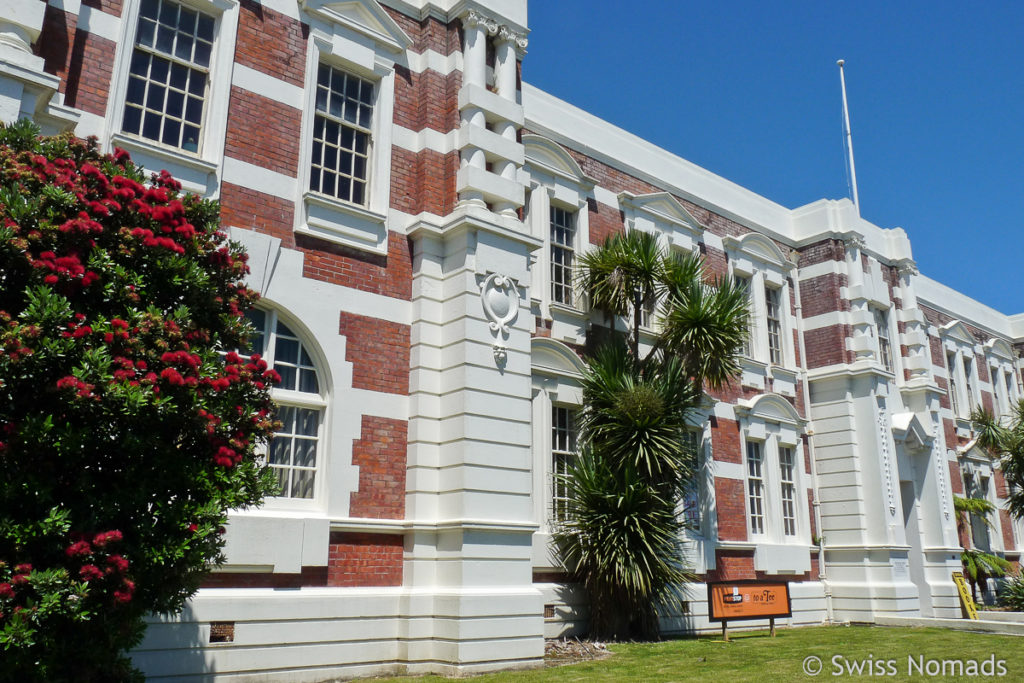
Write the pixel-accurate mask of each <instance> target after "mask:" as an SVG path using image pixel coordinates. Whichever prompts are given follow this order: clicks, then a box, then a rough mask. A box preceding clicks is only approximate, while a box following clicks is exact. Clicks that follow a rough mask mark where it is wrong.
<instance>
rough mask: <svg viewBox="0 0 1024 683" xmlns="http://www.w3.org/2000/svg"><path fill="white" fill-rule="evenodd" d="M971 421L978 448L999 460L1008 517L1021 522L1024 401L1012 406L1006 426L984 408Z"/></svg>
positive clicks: (977, 411)
mask: <svg viewBox="0 0 1024 683" xmlns="http://www.w3.org/2000/svg"><path fill="white" fill-rule="evenodd" d="M971 421H972V422H973V423H974V429H975V431H976V432H977V433H978V445H979V446H981V447H982V448H984V449H985V450H987V451H988V452H989V453H990V454H991V455H992V456H993V457H994V458H996V459H997V460H998V461H999V469H1001V470H1002V472H1003V476H1004V477H1005V478H1006V484H1007V490H1008V491H1009V498H1008V501H1007V508H1008V509H1009V510H1010V514H1011V515H1013V516H1014V517H1016V518H1017V519H1024V400H1021V401H1018V402H1017V404H1016V405H1015V406H1013V411H1012V413H1011V416H1010V419H1009V421H1008V424H1002V423H1001V422H1000V420H998V419H997V418H996V417H995V416H994V415H992V413H989V412H988V411H986V410H984V409H978V410H975V411H974V412H973V413H972V414H971Z"/></svg>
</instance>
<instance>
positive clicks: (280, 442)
mask: <svg viewBox="0 0 1024 683" xmlns="http://www.w3.org/2000/svg"><path fill="white" fill-rule="evenodd" d="M291 445H292V440H291V439H289V438H287V437H283V436H275V437H274V440H273V441H271V442H270V458H269V461H270V464H272V465H288V464H290V463H289V459H290V458H291Z"/></svg>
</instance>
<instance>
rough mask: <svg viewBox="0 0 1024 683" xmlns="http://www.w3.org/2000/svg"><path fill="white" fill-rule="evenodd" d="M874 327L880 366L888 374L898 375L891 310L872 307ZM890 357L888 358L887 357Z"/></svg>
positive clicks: (872, 327)
mask: <svg viewBox="0 0 1024 683" xmlns="http://www.w3.org/2000/svg"><path fill="white" fill-rule="evenodd" d="M869 308H870V310H871V314H872V318H873V319H874V320H873V323H874V324H873V325H872V326H871V329H872V331H873V332H874V335H875V347H876V348H877V350H878V356H877V358H878V364H879V365H881V366H882V369H883V370H885V371H886V372H891V373H892V374H894V375H895V374H896V369H897V366H896V356H897V355H898V354H896V353H895V352H894V347H893V342H892V339H893V336H892V322H891V321H890V317H889V314H890V312H891V309H885V308H881V307H879V306H870V307H869ZM887 355H888V357H886V356H887Z"/></svg>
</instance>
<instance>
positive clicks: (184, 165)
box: [0, 0, 1024, 681]
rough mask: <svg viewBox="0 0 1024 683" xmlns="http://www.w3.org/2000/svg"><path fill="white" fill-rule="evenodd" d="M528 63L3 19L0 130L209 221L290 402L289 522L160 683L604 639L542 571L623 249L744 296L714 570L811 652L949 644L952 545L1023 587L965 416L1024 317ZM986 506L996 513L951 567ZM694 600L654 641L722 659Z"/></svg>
mask: <svg viewBox="0 0 1024 683" xmlns="http://www.w3.org/2000/svg"><path fill="white" fill-rule="evenodd" d="M527 34H528V26H527V6H526V0H500V1H499V0H379V1H375V0H261V1H259V2H257V1H256V0H123V1H122V0H49V1H48V2H44V1H43V0H18V1H17V2H8V3H3V4H2V5H0V86H2V87H0V114H2V117H3V119H4V120H8V121H10V120H13V119H16V118H18V117H19V116H29V117H32V118H34V119H35V120H36V121H37V122H38V123H39V124H40V125H41V126H42V127H43V129H44V131H45V132H56V131H60V130H74V131H75V132H76V133H77V134H79V135H82V136H85V135H96V136H97V137H98V138H99V139H100V141H101V144H102V145H103V146H104V147H105V148H106V149H108V150H109V149H112V148H113V147H114V146H117V147H121V148H123V149H126V150H128V151H129V152H130V153H131V155H132V157H133V158H134V159H135V160H136V161H138V162H140V163H142V164H143V165H145V166H146V167H147V168H151V169H153V170H158V169H161V168H166V169H168V170H169V171H171V172H172V173H173V174H174V175H175V176H176V177H178V178H179V179H180V180H181V181H182V182H183V184H184V185H185V187H186V188H187V189H189V190H192V191H194V192H197V193H199V194H202V195H204V196H208V197H215V198H217V199H219V200H220V202H221V204H222V224H223V226H224V227H225V228H227V229H230V233H231V235H232V237H233V238H235V239H237V240H239V241H240V242H242V243H244V244H245V245H246V247H247V248H248V250H249V253H250V255H251V256H250V265H251V268H252V272H251V276H250V282H251V284H252V286H253V287H255V288H256V289H258V290H259V291H260V292H261V293H262V295H263V304H262V305H261V308H260V310H259V311H258V312H257V313H256V314H254V315H253V320H254V322H255V323H256V324H257V326H259V327H260V329H262V331H263V335H262V339H261V342H260V344H261V346H262V349H263V351H264V353H265V355H266V356H267V357H268V359H269V360H271V361H272V362H273V363H274V365H275V367H276V368H277V369H278V370H279V371H280V372H282V375H284V376H285V382H284V384H283V386H282V387H280V388H278V389H276V390H275V396H276V399H277V400H278V402H279V404H280V405H281V408H282V411H281V419H282V422H283V424H284V427H283V429H282V431H281V433H280V434H279V435H278V436H277V437H276V439H275V441H274V443H273V444H272V446H271V448H270V452H269V453H268V456H267V457H268V466H270V467H272V468H274V469H275V472H276V473H277V475H278V478H279V481H280V482H281V485H282V495H281V497H279V498H275V499H273V500H270V501H268V502H267V504H266V506H265V507H264V508H262V509H260V510H258V511H251V512H246V513H237V514H234V515H232V518H231V523H230V525H229V532H228V536H227V548H226V553H227V558H228V561H227V564H226V565H225V567H223V569H222V570H221V571H218V572H217V573H215V574H213V575H212V576H211V577H210V579H209V581H208V583H207V585H206V586H205V587H204V588H203V589H202V590H201V591H200V592H199V594H198V595H197V596H196V597H195V598H194V599H193V600H192V601H190V603H189V605H188V607H187V608H186V609H185V611H184V612H183V613H182V614H181V615H179V616H177V617H174V618H169V619H165V620H157V621H154V623H153V625H152V626H151V627H150V629H149V632H148V634H147V636H146V640H145V641H144V642H143V643H142V645H141V646H140V648H139V649H138V651H137V652H136V653H135V658H136V661H137V663H138V664H139V666H141V667H142V668H143V669H144V670H145V671H146V672H147V673H148V674H149V675H150V676H151V677H152V679H153V680H164V679H167V680H171V679H177V678H178V677H187V676H198V675H205V676H207V677H209V678H210V679H211V680H212V679H213V678H216V679H217V680H249V677H250V676H252V677H255V676H258V675H274V676H275V677H276V678H275V680H286V679H287V680H296V681H299V680H303V681H314V680H322V679H326V678H330V677H331V676H334V675H341V674H344V675H357V674H364V673H373V672H383V671H388V670H409V671H456V670H462V671H480V670H486V669H490V668H500V667H509V666H518V665H530V664H535V663H537V662H538V660H539V658H540V657H541V656H542V654H543V637H544V636H545V635H547V636H553V635H557V634H560V633H565V632H570V631H572V630H573V629H576V628H579V626H580V623H581V620H583V619H585V611H586V607H585V605H583V604H582V603H581V601H580V600H579V596H578V594H577V593H576V592H574V590H573V588H572V587H571V586H566V585H564V584H562V583H560V580H561V578H562V576H561V574H560V571H559V568H558V566H557V563H556V562H555V561H554V559H553V558H552V556H551V554H550V550H549V547H548V540H549V534H550V529H551V515H552V510H554V509H557V498H558V495H559V492H558V491H557V490H556V489H555V488H554V487H553V486H552V473H553V472H554V471H557V470H558V468H559V467H560V466H561V465H562V463H564V462H565V460H566V459H567V458H571V457H572V449H573V444H574V426H573V425H574V411H575V410H576V408H577V407H578V405H579V402H580V386H579V377H580V369H581V362H580V359H579V356H578V354H577V350H578V349H580V348H581V347H582V346H583V345H584V343H585V342H586V335H587V330H588V329H589V323H590V322H591V320H592V314H591V313H590V312H588V311H587V310H585V309H584V308H582V307H581V306H580V305H579V302H578V301H577V300H576V298H575V297H574V294H573V291H572V289H571V287H567V286H566V283H567V282H568V280H567V277H568V276H569V275H570V273H571V267H572V263H573V259H574V258H575V255H576V254H578V253H580V252H583V251H586V250H587V249H590V248H592V247H593V245H595V244H599V243H600V242H601V241H602V240H603V239H604V238H605V237H607V236H608V235H610V234H613V233H616V232H620V231H623V230H645V231H650V232H653V233H655V234H656V235H658V236H659V239H660V240H662V242H663V244H664V245H666V246H667V247H670V248H672V249H678V250H692V249H699V250H700V251H701V252H702V253H703V254H704V255H705V256H706V258H707V261H708V263H709V264H710V265H711V266H712V268H713V269H714V270H715V271H716V272H717V273H721V274H729V275H732V276H734V277H737V278H742V279H743V280H744V281H745V282H746V283H747V285H748V287H749V291H750V297H751V304H752V310H753V316H752V320H751V339H750V343H749V348H748V349H747V350H746V354H745V359H744V361H743V374H742V378H741V379H740V380H739V381H737V382H736V384H735V385H734V386H733V387H731V388H730V389H729V390H727V391H724V392H722V393H721V394H719V395H716V396H715V399H716V400H715V401H711V402H709V403H708V405H707V408H706V411H705V414H704V415H703V416H701V419H696V420H694V423H693V425H692V427H693V435H694V439H696V440H697V442H698V443H699V444H701V451H702V453H703V457H702V465H701V470H700V480H699V482H698V487H697V489H696V490H695V491H694V494H693V497H692V501H691V503H692V506H691V507H690V509H689V510H688V512H687V514H688V515H690V518H691V521H692V522H693V527H694V528H693V530H692V532H690V533H689V537H688V539H687V540H688V545H687V547H688V552H689V553H690V556H689V560H690V562H691V564H692V565H693V566H694V568H695V569H696V570H697V571H698V572H699V573H701V574H703V575H706V576H707V577H709V578H728V579H733V578H754V577H761V576H772V577H784V578H787V579H788V580H790V581H791V582H792V593H793V609H794V616H793V619H792V623H794V624H812V623H820V622H822V621H823V620H825V619H836V620H859V621H871V620H872V619H873V618H874V617H875V616H876V615H880V614H904V615H916V614H921V615H934V616H955V615H957V614H958V607H957V601H956V594H955V590H954V587H953V584H952V583H951V581H950V576H949V575H950V572H951V571H953V570H955V569H957V568H958V567H959V561H958V555H959V552H960V547H961V543H964V544H969V545H974V546H977V547H981V548H985V549H990V550H991V551H993V552H998V553H1002V554H1005V555H1006V556H1007V557H1009V558H1011V559H1016V558H1017V557H1018V554H1019V550H1018V547H1019V544H1020V543H1021V539H1022V535H1021V534H1022V532H1024V528H1021V526H1020V524H1019V523H1018V522H1016V521H1014V520H1013V519H1011V517H1010V516H1009V514H1008V513H1007V511H1006V510H1005V503H1004V501H1005V498H1006V495H1007V489H1006V483H1005V481H1004V480H1003V478H1002V475H1001V474H1000V472H999V471H998V469H994V468H993V466H992V463H991V462H990V461H989V460H988V459H987V458H986V457H985V455H984V454H983V453H981V452H980V451H979V450H978V449H977V448H975V444H974V441H973V439H972V433H971V430H970V424H969V422H968V421H967V420H966V419H965V418H966V417H967V415H968V414H969V412H970V410H971V408H972V407H974V406H976V405H983V406H985V407H988V408H989V409H991V410H993V411H994V412H996V413H997V414H1008V413H1009V412H1010V407H1011V404H1012V402H1014V401H1016V400H1018V399H1019V398H1021V389H1020V372H1021V366H1022V363H1021V360H1020V358H1019V353H1020V350H1021V348H1024V315H1018V316H1009V317H1008V316H1005V315H1003V314H1001V313H998V312H996V311H994V310H992V309H990V308H988V307H986V306H984V305H982V304H980V303H978V302H976V301H973V300H971V299H969V298H968V297H966V296H964V295H962V294H959V293H957V292H955V291H953V290H951V289H949V288H947V287H945V286H943V285H942V284H940V283H939V282H937V281H935V280H932V279H930V278H928V277H926V276H925V275H922V274H920V273H919V272H918V271H917V269H916V268H915V266H914V261H913V258H912V253H911V246H910V242H909V240H908V238H907V236H906V234H905V233H904V232H903V231H902V230H900V229H898V228H897V229H885V228H880V227H877V226H875V225H872V224H870V223H868V222H866V221H864V220H863V219H861V218H860V217H859V216H858V215H857V212H856V211H855V209H854V207H853V205H852V204H851V203H850V202H849V201H848V200H845V199H843V200H838V201H833V200H821V201H818V202H815V203H812V204H809V205H807V206H802V207H799V208H795V209H789V208H786V207H783V206H780V205H778V204H775V203H773V202H771V201H770V200H768V199H765V198H764V197H760V196H758V195H756V194H754V193H753V192H750V191H748V190H745V189H744V188H742V187H739V186H737V185H735V184H733V183H730V182H729V181H727V180H725V179H723V178H720V177H718V176H715V175H714V174H712V173H709V172H708V171H705V170H703V169H701V168H699V167H697V166H695V165H693V164H691V163H689V162H687V161H685V160H683V159H680V158H678V157H676V156H674V155H672V154H670V153H668V152H666V151H664V150H662V149H659V148H657V147H655V146H654V145H652V144H650V143H648V142H645V141H644V140H642V139H639V138H637V137H635V136H633V135H631V134H629V133H627V132H625V131H623V130H621V129H618V128H616V127H614V126H612V125H610V124H608V123H606V122H604V121H601V120H600V119H598V118H596V117H594V116H592V115H590V114H588V113H586V112H584V111H581V110H579V109H577V108H575V107H573V106H572V105H570V104H568V103H566V102H563V101H561V100H559V99H557V98H556V97H555V96H553V95H551V94H548V93H545V92H541V91H539V90H537V89H536V88H533V87H531V86H530V85H529V84H528V82H526V83H524V82H523V80H522V77H521V73H522V65H523V57H524V54H525V48H526V45H527V38H526V36H527ZM525 64H526V67H527V69H526V75H527V79H528V76H529V60H528V59H527V60H526V62H525ZM965 492H966V493H967V494H970V495H974V496H982V497H987V498H988V499H989V500H991V501H992V502H993V503H994V504H995V505H996V506H997V510H998V512H997V514H996V515H994V516H993V519H992V520H991V522H992V524H993V528H992V529H988V528H987V527H986V526H985V525H984V524H976V525H975V527H974V528H973V529H971V532H970V533H967V534H965V537H964V538H963V539H958V538H957V528H956V523H955V522H956V520H955V516H954V514H953V496H954V495H965ZM968 536H970V538H968ZM703 601H704V594H703V588H702V587H700V586H697V587H695V588H694V589H693V590H692V600H691V602H690V603H689V604H688V609H687V611H686V613H684V614H679V615H676V616H674V617H670V618H666V619H665V620H664V622H663V627H664V630H665V631H666V632H675V631H689V630H694V629H705V628H708V627H709V623H708V621H707V619H706V606H705V602H703Z"/></svg>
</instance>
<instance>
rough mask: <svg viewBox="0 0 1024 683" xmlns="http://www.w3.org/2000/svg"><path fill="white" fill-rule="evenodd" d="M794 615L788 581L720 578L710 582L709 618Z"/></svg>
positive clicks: (729, 619)
mask: <svg viewBox="0 0 1024 683" xmlns="http://www.w3.org/2000/svg"><path fill="white" fill-rule="evenodd" d="M791 616H793V609H792V607H791V606H790V601H789V583H788V582H786V581H718V582H714V583H711V582H709V583H708V619H709V620H711V621H722V622H726V621H740V620H743V619H773V620H774V619H776V618H781V617H791Z"/></svg>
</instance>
